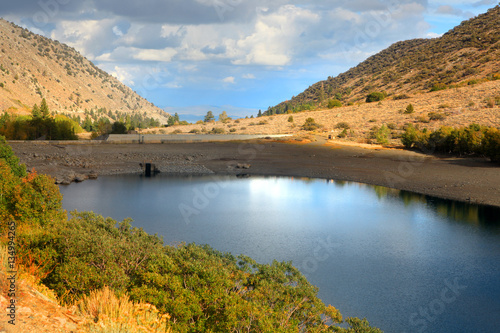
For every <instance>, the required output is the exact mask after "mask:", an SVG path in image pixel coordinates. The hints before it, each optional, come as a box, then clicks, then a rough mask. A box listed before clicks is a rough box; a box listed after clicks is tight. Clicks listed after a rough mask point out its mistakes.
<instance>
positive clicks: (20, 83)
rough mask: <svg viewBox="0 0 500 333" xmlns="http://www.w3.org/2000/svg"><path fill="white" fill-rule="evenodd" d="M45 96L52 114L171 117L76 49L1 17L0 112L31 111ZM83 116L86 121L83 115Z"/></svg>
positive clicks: (161, 119)
mask: <svg viewBox="0 0 500 333" xmlns="http://www.w3.org/2000/svg"><path fill="white" fill-rule="evenodd" d="M42 98H45V99H46V100H47V102H48V105H49V108H50V110H51V111H55V112H57V113H66V114H70V115H83V113H84V111H85V110H89V111H90V110H92V109H94V110H99V109H101V110H103V109H104V108H105V109H106V110H107V111H108V112H109V111H110V110H111V111H113V112H120V113H126V114H133V113H140V114H142V115H144V113H145V115H146V116H147V117H149V118H151V117H152V118H154V119H157V120H159V121H160V122H161V123H166V121H167V119H168V114H166V113H165V112H164V111H163V110H161V109H160V108H158V107H156V106H154V105H153V104H152V103H150V102H148V101H147V100H145V99H144V98H142V97H140V96H139V95H137V94H136V93H135V92H134V91H132V89H130V88H129V87H127V86H125V85H124V84H122V83H121V82H119V81H118V80H117V79H116V78H114V77H113V76H111V75H109V74H107V73H106V72H104V71H103V70H101V69H99V68H98V67H97V66H95V65H94V64H93V63H92V62H90V61H89V60H87V59H86V58H85V57H83V56H82V55H81V54H80V53H78V52H77V51H76V50H75V49H73V48H71V47H69V46H67V45H65V44H62V43H59V42H58V41H54V40H51V39H49V38H46V37H43V36H40V35H36V34H34V33H32V32H30V31H29V30H27V29H23V28H21V27H18V26H16V25H15V24H13V23H10V22H7V21H5V20H3V19H0V111H2V110H9V111H12V112H17V113H20V114H23V113H26V112H29V110H30V108H31V107H32V106H33V105H34V104H35V103H38V104H39V103H40V101H41V100H42ZM82 118H83V117H82Z"/></svg>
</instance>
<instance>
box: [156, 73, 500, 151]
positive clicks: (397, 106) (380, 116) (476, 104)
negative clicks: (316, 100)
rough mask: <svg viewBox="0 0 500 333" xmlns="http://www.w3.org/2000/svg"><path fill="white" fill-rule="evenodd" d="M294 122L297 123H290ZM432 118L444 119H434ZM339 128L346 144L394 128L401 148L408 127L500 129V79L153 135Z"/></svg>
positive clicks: (328, 130)
mask: <svg viewBox="0 0 500 333" xmlns="http://www.w3.org/2000/svg"><path fill="white" fill-rule="evenodd" d="M409 104H412V105H413V107H414V112H413V113H411V114H405V113H404V111H405V110H406V107H407V106H408V105H409ZM429 113H431V115H430V116H429ZM436 115H437V116H436ZM290 117H292V118H293V121H289V120H291V119H290ZM309 117H312V118H313V119H314V120H315V122H316V123H319V124H320V125H322V128H320V129H318V130H316V131H314V132H309V131H305V130H303V129H302V125H303V124H304V122H305V120H306V119H307V118H309ZM431 118H442V119H436V120H431ZM339 123H340V124H341V123H346V124H347V125H348V126H349V130H348V131H347V136H346V137H345V138H343V139H342V140H344V141H352V142H359V143H365V142H369V141H370V139H369V137H370V130H371V128H373V127H374V126H377V127H380V126H382V125H383V124H385V125H386V126H389V127H390V128H391V129H392V130H391V140H390V141H391V143H393V144H401V142H400V139H399V137H400V135H401V133H402V132H403V126H404V125H405V124H408V123H411V124H414V125H417V126H418V127H419V128H421V129H423V128H428V129H437V128H439V127H440V126H453V127H461V126H468V125H470V124H472V123H477V124H480V125H483V126H494V127H500V80H497V81H490V82H483V83H478V84H475V85H470V86H465V87H458V88H454V89H446V90H442V91H435V92H422V93H416V94H414V95H411V96H409V98H407V99H403V100H394V99H391V98H388V99H386V100H384V101H382V102H379V103H377V102H375V103H364V102H362V103H358V104H356V105H352V106H344V107H337V108H333V109H325V108H323V109H320V110H318V111H311V112H300V113H294V114H282V115H274V116H264V117H259V118H253V119H239V120H230V121H228V122H227V123H225V124H223V123H221V122H219V121H218V122H215V123H208V124H196V125H187V126H173V127H169V128H166V129H156V130H152V131H153V132H154V131H156V133H190V132H200V133H202V132H210V131H212V129H213V128H216V129H217V128H220V129H223V130H224V132H226V133H234V134H277V133H279V134H285V133H289V134H295V135H305V134H308V133H319V134H322V135H325V136H326V135H332V136H333V137H337V135H339V134H340V133H341V132H342V131H343V129H342V128H337V125H339ZM341 125H342V124H341Z"/></svg>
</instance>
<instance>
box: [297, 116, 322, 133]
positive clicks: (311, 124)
mask: <svg viewBox="0 0 500 333" xmlns="http://www.w3.org/2000/svg"><path fill="white" fill-rule="evenodd" d="M321 127H323V126H322V125H320V124H318V123H316V122H315V121H314V119H313V118H307V119H306V121H305V122H304V125H302V129H303V130H305V131H314V130H317V129H318V128H321Z"/></svg>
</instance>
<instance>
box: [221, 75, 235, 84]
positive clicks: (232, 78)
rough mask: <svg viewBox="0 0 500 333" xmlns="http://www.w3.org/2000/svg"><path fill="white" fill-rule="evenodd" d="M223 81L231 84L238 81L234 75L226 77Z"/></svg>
mask: <svg viewBox="0 0 500 333" xmlns="http://www.w3.org/2000/svg"><path fill="white" fill-rule="evenodd" d="M222 82H224V83H231V84H235V83H236V80H235V78H234V76H228V77H226V78H224V79H223V80H222Z"/></svg>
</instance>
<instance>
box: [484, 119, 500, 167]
mask: <svg viewBox="0 0 500 333" xmlns="http://www.w3.org/2000/svg"><path fill="white" fill-rule="evenodd" d="M482 146H483V152H484V154H485V156H487V157H489V158H490V159H491V161H492V162H496V163H498V162H500V131H499V130H498V129H497V128H493V127H492V128H489V129H487V130H486V132H485V133H484V137H483V140H482Z"/></svg>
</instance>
